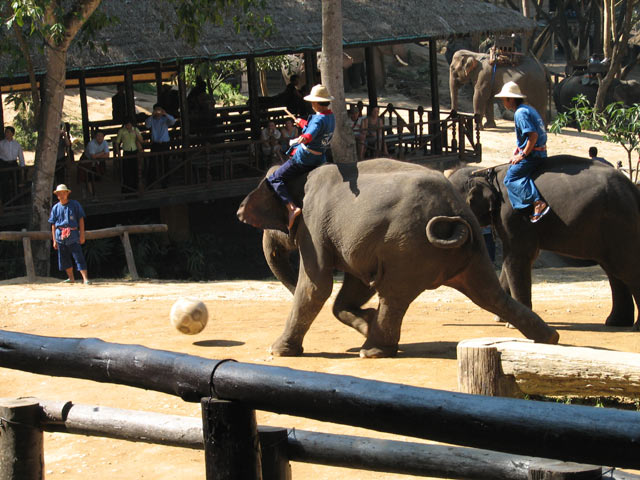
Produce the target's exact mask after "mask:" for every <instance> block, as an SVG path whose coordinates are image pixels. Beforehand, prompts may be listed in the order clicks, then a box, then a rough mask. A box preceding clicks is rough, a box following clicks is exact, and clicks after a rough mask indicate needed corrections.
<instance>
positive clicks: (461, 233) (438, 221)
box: [426, 216, 471, 248]
mask: <svg viewBox="0 0 640 480" xmlns="http://www.w3.org/2000/svg"><path fill="white" fill-rule="evenodd" d="M426 231H427V239H428V240H429V242H430V243H431V244H432V245H434V246H436V247H438V248H458V247H460V246H462V245H464V244H465V243H466V241H467V240H468V239H469V237H470V236H471V225H469V223H468V222H467V221H466V220H465V219H464V218H462V217H445V216H438V217H433V218H432V219H431V220H429V223H427V228H426Z"/></svg>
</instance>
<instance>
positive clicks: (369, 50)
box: [364, 47, 378, 108]
mask: <svg viewBox="0 0 640 480" xmlns="http://www.w3.org/2000/svg"><path fill="white" fill-rule="evenodd" d="M374 48H375V47H365V49H364V64H365V68H366V69H367V92H368V94H369V107H370V108H371V107H375V106H377V105H378V87H377V86H376V75H375V61H374V58H373V55H374V53H375V52H374V51H373V49H374Z"/></svg>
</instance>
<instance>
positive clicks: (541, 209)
mask: <svg viewBox="0 0 640 480" xmlns="http://www.w3.org/2000/svg"><path fill="white" fill-rule="evenodd" d="M549 210H551V208H550V207H549V205H548V204H547V202H545V201H544V200H538V201H536V202H534V204H533V215H531V217H529V218H530V220H531V223H538V221H539V220H540V219H541V218H542V217H544V216H545V215H546V214H547V213H549Z"/></svg>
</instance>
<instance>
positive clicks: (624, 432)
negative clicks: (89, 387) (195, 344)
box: [0, 331, 640, 469]
mask: <svg viewBox="0 0 640 480" xmlns="http://www.w3.org/2000/svg"><path fill="white" fill-rule="evenodd" d="M0 351H2V355H0V367H6V368H13V369H19V370H23V371H28V372H32V373H39V374H44V375H54V376H64V377H72V378H84V379H88V380H94V381H98V382H105V383H118V384H122V385H129V386H133V387H136V388H144V389H147V390H154V391H159V392H163V393H167V394H171V395H177V396H179V397H181V398H182V399H184V400H185V401H192V402H193V401H200V399H201V398H203V397H205V396H208V395H210V394H211V392H212V391H213V392H215V394H216V396H217V397H218V398H220V399H225V400H230V401H237V402H241V403H242V404H243V405H245V406H247V407H249V408H257V409H260V410H264V411H270V412H277V413H284V414H288V415H295V416H299V417H305V418H312V419H316V420H321V421H331V422H334V423H340V424H343V425H351V426H357V427H362V428H369V429H373V430H377V431H384V432H389V433H395V434H399V435H406V436H411V437H417V438H424V439H430V440H434V441H438V442H445V443H454V444H458V445H464V446H474V447H482V448H486V449H490V450H496V451H503V452H506V453H515V454H519V455H531V456H536V457H543V458H555V459H560V460H563V461H574V462H583V463H592V464H599V465H611V466H616V467H619V468H625V467H628V468H636V469H637V468H639V467H640V457H639V456H638V455H637V446H638V443H639V442H640V422H638V414H637V412H632V411H625V410H617V409H604V408H595V407H586V406H582V405H565V404H559V403H550V402H536V401H531V400H516V399H511V398H500V397H485V396H479V395H467V394H464V393H457V392H444V391H438V390H433V389H428V388H420V387H414V386H409V385H398V384H392V383H387V382H377V381H373V380H365V379H360V378H356V377H350V376H345V375H332V374H327V373H319V372H305V371H301V370H294V369H290V368H285V367H276V366H271V365H259V364H248V363H241V362H231V361H218V360H211V359H208V358H203V357H196V356H193V355H185V354H183V353H174V352H168V351H163V350H154V349H150V348H146V347H142V346H139V345H124V344H116V343H108V342H103V341H101V340H98V339H95V338H58V337H45V336H39V335H29V334H23V333H15V332H8V331H0Z"/></svg>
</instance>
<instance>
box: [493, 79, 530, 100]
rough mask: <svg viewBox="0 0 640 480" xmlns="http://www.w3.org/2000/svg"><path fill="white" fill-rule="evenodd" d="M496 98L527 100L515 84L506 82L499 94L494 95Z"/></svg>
mask: <svg viewBox="0 0 640 480" xmlns="http://www.w3.org/2000/svg"><path fill="white" fill-rule="evenodd" d="M496 98H527V96H526V95H523V94H522V92H521V91H520V87H519V86H518V84H517V83H516V82H507V83H505V84H504V85H503V86H502V90H500V93H498V94H496Z"/></svg>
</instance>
